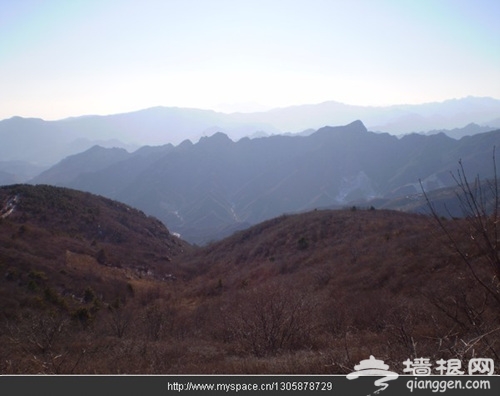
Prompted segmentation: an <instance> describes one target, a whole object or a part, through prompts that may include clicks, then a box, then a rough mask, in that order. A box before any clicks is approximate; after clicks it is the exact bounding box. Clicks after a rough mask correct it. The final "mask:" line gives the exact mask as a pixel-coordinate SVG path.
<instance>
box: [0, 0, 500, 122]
mask: <svg viewBox="0 0 500 396" xmlns="http://www.w3.org/2000/svg"><path fill="white" fill-rule="evenodd" d="M499 20H500V1H498V0H412V1H405V0H263V1H261V0H227V1H226V0H205V1H203V0H157V1H155V0H128V1H127V0H116V1H112V0H81V1H79V0H58V1H51V0H0V119H5V118H9V117H12V116H14V115H19V116H24V117H41V118H44V119H59V118H64V117H68V116H77V115H83V114H112V113H120V112H127V111H132V110H139V109H143V108H147V107H152V106H179V107H197V108H206V109H216V110H227V109H234V110H236V109H240V110H243V111H244V110H250V109H251V108H252V107H253V105H254V104H259V105H263V106H268V107H276V106H280V107H281V106H288V105H294V104H305V103H319V102H323V101H327V100H336V101H339V102H344V103H349V104H359V105H388V104H400V103H422V102H431V101H442V100H445V99H450V98H460V97H464V96H468V95H473V96H491V97H494V98H500V23H498V21H499ZM235 105H236V106H235Z"/></svg>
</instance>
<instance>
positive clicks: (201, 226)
mask: <svg viewBox="0 0 500 396" xmlns="http://www.w3.org/2000/svg"><path fill="white" fill-rule="evenodd" d="M499 145H500V130H497V131H492V132H486V133H480V134H476V135H474V136H466V137H463V138H461V139H459V140H457V139H453V138H450V137H448V136H446V135H445V134H443V133H437V134H432V135H428V136H425V135H420V134H410V135H405V136H403V137H399V138H398V137H396V136H393V135H390V134H387V133H375V132H369V131H368V130H367V128H366V127H365V126H364V124H363V123H362V122H361V121H355V122H352V123H350V124H348V125H345V126H338V127H324V128H320V129H319V130H317V131H316V132H314V133H312V134H310V135H308V136H280V135H277V136H270V137H263V138H255V139H250V138H243V139H240V140H238V141H237V142H235V141H233V140H231V139H230V138H229V137H228V136H227V135H225V134H223V133H220V132H219V133H215V134H214V135H212V136H210V137H204V138H201V139H200V140H199V141H198V142H197V143H192V142H191V141H189V140H185V141H184V142H182V143H180V144H179V145H177V146H174V145H172V144H167V145H164V146H157V147H143V148H141V149H139V150H136V151H134V152H133V153H128V152H127V151H126V150H124V149H118V148H113V149H109V148H108V149H106V148H102V147H99V146H94V147H92V148H91V149H89V150H87V151H85V152H83V153H80V154H76V155H73V156H70V157H67V158H66V159H64V160H63V161H61V162H60V163H59V164H57V165H55V166H53V167H52V168H50V169H48V170H46V171H45V172H43V173H41V174H40V175H39V176H37V177H35V178H34V179H32V180H31V183H33V184H51V185H56V186H65V187H70V188H73V189H78V190H83V191H89V192H92V193H94V194H99V195H103V196H106V197H108V198H111V199H115V200H118V201H121V202H124V203H127V204H129V205H131V206H134V207H136V208H139V209H141V210H143V211H144V212H146V213H147V214H150V215H153V216H155V217H157V218H159V219H160V220H161V221H162V222H164V223H165V224H167V226H168V227H169V229H170V230H171V231H172V232H175V233H178V234H180V235H181V236H182V238H184V239H185V240H187V241H189V242H190V243H196V244H205V243H207V242H209V241H211V240H216V239H220V238H222V237H224V236H226V235H229V234H231V233H232V232H234V231H235V230H237V229H241V228H245V227H248V226H249V225H252V224H257V223H259V222H262V221H264V220H267V219H270V218H273V217H276V216H279V215H281V214H283V213H293V212H301V211H307V210H311V209H315V208H325V207H336V208H341V207H346V206H349V205H353V204H357V205H365V206H370V205H374V206H377V205H379V204H380V205H382V204H383V205H384V206H385V207H391V204H390V203H388V201H389V202H393V201H392V200H395V199H398V198H401V197H406V196H415V195H418V194H420V193H421V192H422V191H421V187H420V184H419V180H421V181H422V185H423V187H424V188H425V189H426V190H427V191H430V190H435V189H438V188H443V187H447V186H451V185H453V184H454V180H453V178H452V177H451V175H450V171H454V170H456V168H457V166H458V162H459V161H460V160H462V161H463V163H464V164H465V166H466V168H467V172H469V173H470V174H471V175H476V174H479V175H481V177H482V178H490V177H492V176H493V167H492V162H491V158H492V155H493V147H495V146H499Z"/></svg>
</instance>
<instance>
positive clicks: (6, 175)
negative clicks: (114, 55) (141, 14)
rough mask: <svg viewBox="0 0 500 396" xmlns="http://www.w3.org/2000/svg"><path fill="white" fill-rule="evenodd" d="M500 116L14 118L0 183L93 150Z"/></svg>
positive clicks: (475, 110) (429, 112)
mask: <svg viewBox="0 0 500 396" xmlns="http://www.w3.org/2000/svg"><path fill="white" fill-rule="evenodd" d="M499 115H500V100H496V99H491V98H477V97H467V98H463V99H452V100H448V101H444V102H436V103H427V104H421V105H395V106H386V107H373V106H372V107H370V106H353V105H347V104H343V103H339V102H334V101H329V102H324V103H320V104H314V105H301V106H292V107H285V108H278V109H273V110H269V111H261V112H254V113H231V114H226V113H220V112H215V111H211V110H201V109H189V108H176V107H154V108H149V109H144V110H139V111H135V112H130V113H123V114H112V115H106V116H97V115H88V116H81V117H72V118H67V119H62V120H56V121H45V120H42V119H35V118H21V117H13V118H10V119H6V120H2V121H0V142H1V143H2V144H1V145H0V182H2V184H7V183H8V182H10V181H12V180H14V181H16V182H24V181H26V180H28V179H29V178H31V177H34V176H35V175H36V174H38V173H40V171H41V170H43V169H46V168H48V167H49V166H52V165H54V164H55V163H57V162H58V161H60V160H61V159H63V158H65V157H67V156H68V155H72V154H77V153H79V152H82V151H84V150H86V149H88V148H90V147H92V146H94V145H96V144H99V145H100V146H103V147H121V148H125V149H127V150H128V151H133V150H136V149H137V148H139V147H142V146H145V145H155V146H158V145H164V144H168V143H170V144H174V145H177V144H179V143H181V142H182V141H184V140H186V139H189V140H191V141H193V142H196V141H198V140H199V139H200V137H203V136H210V135H212V134H213V133H215V132H223V133H225V134H227V135H228V136H229V137H230V138H231V139H233V140H238V139H240V138H242V137H245V136H249V137H254V136H266V135H275V134H283V133H292V134H296V133H301V132H303V131H305V130H311V129H312V130H317V129H318V128H321V127H323V126H326V125H344V124H347V123H350V122H352V121H353V120H356V119H361V120H363V122H364V123H365V125H367V126H368V129H370V130H372V131H382V132H388V133H390V134H394V135H402V134H407V133H411V132H428V131H431V130H436V129H439V130H448V129H455V128H463V127H464V126H465V125H468V124H470V123H476V124H478V125H480V127H482V128H490V130H492V129H496V128H500V118H499V117H500V116H499ZM483 131H484V130H483ZM467 133H469V134H470V133H477V130H476V132H474V131H473V130H472V129H470V130H469V131H468V132H467ZM2 172H3V173H2Z"/></svg>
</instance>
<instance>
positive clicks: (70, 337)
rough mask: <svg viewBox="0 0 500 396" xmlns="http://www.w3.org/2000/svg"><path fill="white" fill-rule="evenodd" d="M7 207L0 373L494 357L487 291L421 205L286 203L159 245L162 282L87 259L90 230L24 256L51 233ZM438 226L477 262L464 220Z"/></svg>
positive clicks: (318, 367) (92, 256) (214, 369)
mask: <svg viewBox="0 0 500 396" xmlns="http://www.w3.org/2000/svg"><path fill="white" fill-rule="evenodd" d="M37 188H38V187H37ZM20 202H21V201H20ZM40 215H41V214H40ZM12 216H14V213H12V214H11V215H9V216H8V217H6V218H5V219H3V221H2V223H1V224H0V235H1V238H2V245H1V246H2V250H1V255H0V265H1V271H2V272H3V273H4V274H5V276H2V278H1V280H0V290H1V296H2V300H1V301H2V302H1V304H2V308H3V309H2V312H4V313H3V315H2V318H1V320H2V322H1V326H2V330H3V331H2V333H1V334H2V336H1V340H0V341H1V343H2V349H1V354H2V356H0V358H1V362H2V363H1V364H2V366H1V370H2V372H4V373H23V372H28V373H111V374H114V373H346V372H349V371H352V369H353V367H354V365H355V364H357V363H358V362H359V361H360V360H361V359H366V358H367V357H368V356H369V355H371V354H372V355H375V356H376V357H377V358H380V359H383V360H385V361H386V363H388V364H390V366H391V368H392V369H395V370H397V371H399V372H401V373H402V370H403V368H404V366H403V364H402V362H403V361H405V360H406V359H408V358H410V359H412V358H418V357H426V358H430V359H431V361H433V362H435V361H437V360H439V359H441V358H443V359H449V358H459V359H461V360H462V362H463V364H464V367H466V364H467V361H468V360H469V359H470V358H471V357H472V356H476V357H477V356H479V357H491V358H493V359H494V360H495V361H496V363H497V370H498V363H499V361H500V359H498V353H499V352H500V334H499V333H500V332H499V331H498V328H499V327H500V320H499V312H500V310H499V309H498V308H499V307H498V303H496V302H495V299H492V298H491V296H490V295H489V294H488V293H486V292H485V291H484V290H483V289H482V288H481V287H480V286H478V285H477V284H476V283H475V281H474V279H473V278H472V277H471V276H470V274H469V272H468V268H467V267H466V266H465V265H464V264H462V262H461V261H460V257H458V255H457V254H456V253H455V252H454V251H453V250H452V249H450V248H449V246H448V243H447V242H446V239H445V238H443V237H442V235H441V234H440V232H439V231H438V228H437V227H436V226H435V224H434V223H433V222H432V220H431V219H430V218H428V217H425V216H418V215H409V214H404V213H399V212H394V211H378V210H377V211H376V210H359V209H358V210H345V211H326V210H325V211H319V210H318V211H312V212H308V213H304V214H299V215H285V216H281V217H278V218H275V219H272V220H269V221H267V222H264V223H261V224H258V225H256V226H254V227H252V228H250V229H248V230H245V231H241V232H238V233H236V234H234V235H233V236H231V237H229V238H227V239H225V240H223V241H220V242H217V243H214V244H211V245H209V246H207V247H204V248H202V249H188V247H186V248H184V253H183V254H178V255H174V254H173V253H171V254H170V256H169V257H171V258H172V261H167V260H165V263H164V264H162V265H165V267H166V268H168V271H170V272H169V273H172V274H175V275H176V277H175V278H169V279H167V278H165V277H164V280H161V279H158V278H154V277H147V276H142V275H141V276H142V277H140V276H139V275H140V274H138V273H137V272H134V271H132V270H131V269H130V268H129V267H125V266H123V267H125V268H116V267H108V266H106V265H99V264H98V258H97V252H98V249H97V248H94V247H92V242H90V243H89V241H90V239H87V242H85V243H87V245H88V246H87V245H85V247H82V245H81V244H80V245H77V246H79V248H80V249H82V250H80V251H78V250H76V249H74V248H65V251H66V250H68V251H69V252H70V253H65V254H64V255H63V257H62V258H55V259H54V258H51V257H48V256H47V257H45V256H44V254H45V250H44V249H43V248H40V249H39V250H37V251H36V252H33V253H31V255H29V256H28V255H26V256H25V255H24V254H25V252H24V251H23V249H25V250H26V251H28V249H30V248H31V245H32V244H34V245H35V246H36V243H37V242H36V239H35V238H33V239H32V240H30V241H27V242H24V244H21V242H22V241H23V240H24V239H23V238H28V236H29V235H30V233H35V232H36V233H38V234H39V235H41V236H43V235H44V233H48V232H50V233H51V234H53V231H47V230H46V229H44V228H42V227H40V228H39V227H38V226H36V227H35V226H34V225H33V224H34V223H30V222H29V221H28V220H26V221H25V223H23V222H22V220H21V218H16V217H12ZM73 223H74V224H76V223H79V222H73ZM448 224H449V225H450V229H451V230H452V231H451V232H453V233H456V235H458V236H459V241H460V244H461V245H462V247H463V248H464V249H466V250H467V251H468V252H469V253H470V255H471V257H474V264H475V265H476V266H477V268H478V271H483V272H484V273H486V274H487V273H488V268H487V267H485V266H484V267H483V258H482V257H481V255H480V254H479V253H478V252H477V251H475V250H474V246H473V245H472V244H471V242H470V238H468V236H467V235H462V234H461V231H462V230H463V227H462V226H463V224H464V223H463V222H462V221H459V220H456V221H448ZM22 225H26V228H27V231H26V230H25V231H22V232H21V231H20V227H22ZM64 235H65V236H64V238H66V239H65V240H67V242H68V243H70V244H78V243H80V242H78V241H79V240H78V237H76V235H80V237H81V234H75V235H73V237H71V238H70V237H69V236H68V235H66V234H64ZM61 238H62V237H61ZM81 238H83V239H84V240H85V237H81ZM138 238H139V236H138ZM4 243H7V244H10V246H11V248H10V250H8V249H5V248H4V246H5V245H4ZM60 243H61V244H62V240H60V241H58V242H57V244H60ZM97 243H98V244H99V243H103V241H97ZM145 243H152V242H147V241H146V239H145V240H144V241H143V242H141V243H139V244H136V245H134V244H133V243H130V244H128V243H127V244H125V245H124V246H121V247H120V248H123V252H124V255H130V256H131V257H133V255H134V254H136V255H137V254H138V253H137V252H136V251H135V249H136V248H137V247H138V246H140V245H142V244H145ZM177 243H181V242H179V241H177ZM107 247H108V249H110V254H109V256H110V257H111V256H113V257H114V256H115V253H112V252H114V250H113V251H111V245H109V246H107ZM129 247H130V248H131V249H128V248H129ZM85 249H87V250H85ZM92 249H94V250H92ZM127 249H128V250H127ZM47 252H48V253H47V254H53V253H51V249H48V250H47ZM92 252H93V253H92ZM125 252H128V253H125ZM167 255H168V254H167ZM139 256H142V257H143V259H144V260H145V264H146V265H147V261H148V260H149V259H148V258H147V257H146V258H144V251H143V253H141V254H139ZM121 257H124V256H121ZM159 257H162V256H161V255H158V253H155V254H154V255H153V257H152V258H151V261H152V262H153V261H154V259H155V258H156V259H157V261H158V259H159ZM136 258H137V256H136ZM159 265H160V264H159V262H157V266H159ZM155 268H157V267H155ZM492 281H494V279H493V278H492ZM61 283H65V287H67V284H72V285H73V286H72V287H71V288H70V289H71V290H74V291H73V293H74V295H68V294H64V293H63V292H62V289H61ZM58 287H59V288H58Z"/></svg>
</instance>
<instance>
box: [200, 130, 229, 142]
mask: <svg viewBox="0 0 500 396" xmlns="http://www.w3.org/2000/svg"><path fill="white" fill-rule="evenodd" d="M199 143H200V144H207V143H208V144H217V145H219V144H229V143H234V142H233V141H232V140H231V139H230V138H229V136H227V135H226V134H225V133H223V132H216V133H214V134H213V135H212V136H203V137H202V138H200V141H199Z"/></svg>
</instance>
